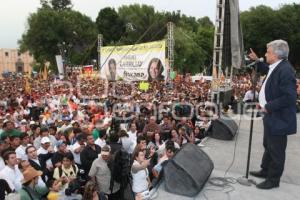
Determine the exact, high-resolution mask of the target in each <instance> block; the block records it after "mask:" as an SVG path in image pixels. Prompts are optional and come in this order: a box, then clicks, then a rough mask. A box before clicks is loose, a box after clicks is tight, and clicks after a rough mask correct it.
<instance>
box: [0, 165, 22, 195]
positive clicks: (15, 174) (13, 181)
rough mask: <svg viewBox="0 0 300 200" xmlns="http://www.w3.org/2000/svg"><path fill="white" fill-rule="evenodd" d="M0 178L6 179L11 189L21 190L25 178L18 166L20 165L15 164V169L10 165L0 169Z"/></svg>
mask: <svg viewBox="0 0 300 200" xmlns="http://www.w3.org/2000/svg"><path fill="white" fill-rule="evenodd" d="M0 178H1V179H4V180H5V181H6V182H7V183H8V185H9V187H10V189H11V190H16V191H19V190H20V189H21V188H22V182H21V181H22V180H23V178H24V177H23V174H22V173H21V171H20V170H19V168H18V165H16V166H15V168H14V169H12V168H10V167H9V166H7V165H6V166H5V167H4V168H3V169H2V170H1V171H0Z"/></svg>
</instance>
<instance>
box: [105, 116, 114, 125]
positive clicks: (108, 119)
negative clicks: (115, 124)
mask: <svg viewBox="0 0 300 200" xmlns="http://www.w3.org/2000/svg"><path fill="white" fill-rule="evenodd" d="M111 121H112V119H111V118H109V117H106V118H105V119H104V121H103V124H104V125H106V124H108V123H109V122H111Z"/></svg>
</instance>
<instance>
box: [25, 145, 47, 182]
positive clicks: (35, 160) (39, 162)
mask: <svg viewBox="0 0 300 200" xmlns="http://www.w3.org/2000/svg"><path fill="white" fill-rule="evenodd" d="M25 153H26V155H27V156H28V162H29V163H30V165H31V167H33V168H34V169H36V170H39V171H42V172H43V174H42V179H43V181H44V182H45V183H46V182H47V180H48V179H49V178H52V172H51V171H50V170H49V169H48V168H47V165H46V160H48V159H50V158H51V156H52V155H53V154H52V153H49V154H40V155H39V156H38V155H37V151H36V148H35V147H34V146H29V147H27V148H26V150H25Z"/></svg>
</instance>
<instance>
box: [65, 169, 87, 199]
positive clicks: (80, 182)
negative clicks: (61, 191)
mask: <svg viewBox="0 0 300 200" xmlns="http://www.w3.org/2000/svg"><path fill="white" fill-rule="evenodd" d="M88 180H89V178H88V177H87V175H85V172H84V170H82V169H80V170H79V173H78V176H77V178H76V179H74V180H73V181H71V182H70V183H69V187H68V188H66V190H65V194H66V196H71V195H72V194H74V193H77V194H82V195H83V193H84V186H85V184H86V182H87V181H88Z"/></svg>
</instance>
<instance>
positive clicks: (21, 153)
mask: <svg viewBox="0 0 300 200" xmlns="http://www.w3.org/2000/svg"><path fill="white" fill-rule="evenodd" d="M28 146H31V144H27V146H23V145H20V146H19V147H18V148H17V149H16V155H17V158H18V159H21V160H27V159H28V157H27V155H26V153H25V150H26V148H27V147H28Z"/></svg>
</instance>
